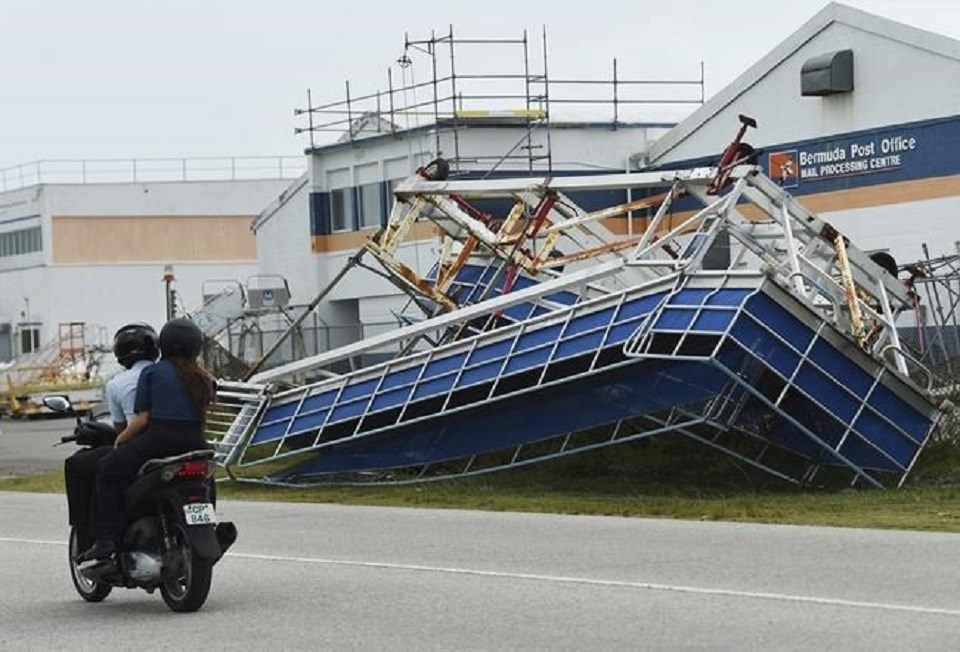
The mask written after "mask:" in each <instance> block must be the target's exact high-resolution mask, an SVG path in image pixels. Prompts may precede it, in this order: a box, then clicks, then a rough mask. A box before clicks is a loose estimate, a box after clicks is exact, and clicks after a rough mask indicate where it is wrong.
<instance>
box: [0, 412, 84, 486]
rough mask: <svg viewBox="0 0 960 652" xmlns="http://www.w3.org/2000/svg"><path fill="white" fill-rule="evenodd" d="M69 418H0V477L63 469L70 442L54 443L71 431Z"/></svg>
mask: <svg viewBox="0 0 960 652" xmlns="http://www.w3.org/2000/svg"><path fill="white" fill-rule="evenodd" d="M73 426H74V421H73V420H72V419H38V420H36V421H29V420H13V419H0V478H2V477H5V476H11V475H28V474H30V473H40V472H43V471H56V470H57V469H61V468H63V460H64V459H66V458H67V457H69V456H70V455H71V454H73V452H74V451H76V449H77V447H76V446H74V445H73V444H65V445H63V446H56V447H55V446H54V444H56V443H57V442H59V441H60V437H62V436H63V435H69V434H70V433H72V432H73Z"/></svg>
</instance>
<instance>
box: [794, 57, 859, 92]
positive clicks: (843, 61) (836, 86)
mask: <svg viewBox="0 0 960 652" xmlns="http://www.w3.org/2000/svg"><path fill="white" fill-rule="evenodd" d="M852 90H853V50H840V51H838V52H828V53H827V54H821V55H820V56H817V57H813V58H812V59H807V60H806V61H804V62H803V68H801V70H800V94H801V95H803V96H804V97H808V96H820V95H834V94H836V93H849V92H850V91H852Z"/></svg>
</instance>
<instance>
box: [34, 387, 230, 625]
mask: <svg viewBox="0 0 960 652" xmlns="http://www.w3.org/2000/svg"><path fill="white" fill-rule="evenodd" d="M43 403H44V405H46V406H47V407H48V408H50V409H51V410H53V411H55V412H60V413H64V414H67V415H70V416H74V417H76V421H77V423H76V427H75V428H74V430H73V434H72V435H67V436H64V437H62V438H61V443H69V442H73V443H76V444H77V445H79V446H87V447H92V448H96V447H101V446H113V444H114V441H115V440H116V436H117V433H116V432H115V431H114V429H113V426H112V425H111V424H108V423H103V422H99V421H96V420H93V419H92V418H91V419H88V420H82V419H81V418H80V415H79V414H77V412H76V411H75V410H74V408H73V405H72V404H71V403H70V400H69V399H68V398H67V397H65V396H47V397H45V398H44V399H43ZM212 458H213V451H212V450H196V451H190V452H188V453H185V454H183V455H176V456H173V457H165V458H158V459H152V460H147V461H146V462H145V463H144V464H143V465H142V466H141V467H140V470H139V471H138V473H137V477H136V479H135V480H134V481H133V482H132V483H131V484H130V485H128V486H127V487H126V488H125V489H124V492H123V534H122V536H121V539H120V542H119V546H118V547H119V550H118V552H117V554H116V555H115V556H114V557H113V558H112V559H110V560H102V561H93V562H85V563H79V562H78V561H77V557H78V556H79V554H80V553H81V552H82V551H81V550H80V549H79V548H80V541H79V535H78V532H77V530H76V528H71V530H70V545H69V550H70V552H69V560H70V577H71V579H72V580H73V585H74V587H75V588H76V590H77V593H79V594H80V597H82V598H83V599H84V600H86V601H88V602H100V601H102V600H103V599H104V598H106V597H107V596H108V595H110V592H111V591H112V590H113V589H114V587H124V588H141V589H145V590H146V591H147V593H153V592H154V591H155V590H156V589H158V588H159V589H160V595H161V596H162V597H163V601H164V602H165V603H166V604H167V606H168V607H169V608H170V609H171V610H173V611H178V612H189V611H196V610H197V609H199V608H200V607H201V606H203V603H204V602H205V601H206V599H207V595H208V594H209V592H210V583H211V580H212V578H213V567H214V565H216V563H217V562H218V561H219V560H220V559H221V557H222V556H223V554H224V553H225V552H226V551H227V549H228V548H229V547H230V546H231V545H233V542H234V541H235V540H236V538H237V528H236V526H234V524H233V523H231V522H229V521H222V522H219V523H218V522H217V515H216V509H215V503H216V492H215V485H214V472H215V468H216V467H215V465H214V462H213V459H212Z"/></svg>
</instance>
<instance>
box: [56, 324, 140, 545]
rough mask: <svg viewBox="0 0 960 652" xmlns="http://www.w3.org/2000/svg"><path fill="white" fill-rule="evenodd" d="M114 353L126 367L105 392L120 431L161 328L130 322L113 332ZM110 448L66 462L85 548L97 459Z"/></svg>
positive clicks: (72, 508) (74, 520) (70, 500)
mask: <svg viewBox="0 0 960 652" xmlns="http://www.w3.org/2000/svg"><path fill="white" fill-rule="evenodd" d="M113 354H114V355H115V356H116V357H117V362H119V363H120V365H121V366H123V371H121V372H119V373H118V374H116V375H115V376H114V377H113V378H111V379H110V380H109V381H108V382H107V386H106V388H105V389H104V395H105V398H106V400H107V405H108V406H109V408H110V419H111V420H112V421H113V427H114V429H115V430H116V431H117V434H120V432H122V431H123V429H124V428H126V427H127V422H128V421H130V419H132V418H133V414H134V412H133V402H134V397H135V395H136V392H137V381H138V380H139V379H140V372H141V371H143V369H144V368H145V367H148V366H150V365H151V364H153V362H154V360H156V359H157V356H158V355H159V350H158V349H157V332H156V331H155V330H153V328H152V327H151V326H149V325H147V324H127V325H126V326H124V327H123V328H121V329H120V330H118V331H117V332H116V334H115V335H114V336H113ZM109 452H110V448H109V447H106V446H104V447H100V448H84V449H81V450H79V451H77V452H76V453H74V454H73V455H71V456H70V457H68V458H67V459H66V460H65V461H64V463H63V475H64V484H65V485H66V490H67V505H68V507H69V514H70V524H71V525H73V526H74V527H75V528H76V530H77V536H78V537H79V543H80V546H79V547H80V549H81V550H85V549H86V548H87V547H89V546H90V545H91V544H92V543H93V533H92V532H91V529H90V522H91V518H92V516H93V514H92V505H91V502H92V500H93V490H94V485H95V478H96V472H97V463H98V462H99V461H100V459H101V458H102V457H103V456H104V455H106V454H107V453H109Z"/></svg>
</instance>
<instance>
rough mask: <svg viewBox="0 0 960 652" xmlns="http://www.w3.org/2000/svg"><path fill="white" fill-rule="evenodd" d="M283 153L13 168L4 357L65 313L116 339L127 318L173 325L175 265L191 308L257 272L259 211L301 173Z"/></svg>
mask: <svg viewBox="0 0 960 652" xmlns="http://www.w3.org/2000/svg"><path fill="white" fill-rule="evenodd" d="M281 161H282V159H279V158H276V157H273V158H270V159H259V160H257V161H256V163H257V165H256V166H253V165H252V163H254V161H251V160H249V159H233V160H232V161H231V159H221V160H219V161H210V160H206V161H203V160H177V161H165V162H162V164H158V162H157V161H140V162H139V168H138V167H137V165H138V162H130V161H128V162H126V164H127V165H131V164H132V166H133V167H132V168H128V169H124V170H118V167H117V163H116V162H112V163H111V164H110V165H106V164H105V163H103V162H97V161H86V162H81V161H77V162H76V163H70V164H69V165H67V164H64V163H59V162H53V163H33V164H29V165H27V166H18V167H17V168H10V169H7V170H4V171H3V179H2V180H3V185H2V191H0V362H3V361H8V360H10V359H11V358H14V357H17V356H20V355H22V354H25V353H30V352H31V351H33V350H35V349H37V348H39V347H41V346H44V345H45V344H47V343H50V342H52V341H53V340H55V339H56V338H57V337H58V333H59V327H60V324H62V323H71V322H73V323H77V322H83V323H85V324H87V326H88V327H90V326H94V327H95V328H96V332H97V333H98V335H97V337H100V338H102V339H103V341H104V342H105V343H107V344H109V342H110V337H111V336H112V334H113V332H114V331H115V330H116V329H117V328H119V327H120V326H121V325H123V324H124V323H127V322H131V321H147V322H149V323H152V324H155V325H157V326H159V325H161V324H162V323H163V321H164V319H165V314H166V313H165V311H166V294H165V288H164V283H163V282H162V279H163V277H164V273H165V272H164V270H165V267H166V266H168V265H170V266H172V268H173V269H172V271H173V274H174V275H175V277H176V281H175V284H174V286H173V287H174V288H175V290H176V301H177V306H178V308H181V309H182V308H186V309H196V308H197V307H199V306H200V305H201V304H202V302H203V295H204V294H205V293H206V290H205V288H206V287H207V284H209V283H210V282H211V281H216V280H238V281H241V282H242V281H244V280H245V279H246V278H247V277H249V276H251V275H254V274H256V270H257V263H256V246H255V242H254V237H253V233H252V232H251V231H250V224H251V221H252V219H253V217H254V216H255V215H256V214H257V213H258V212H259V211H260V210H261V209H262V208H263V206H265V205H266V204H268V203H269V202H270V201H271V200H272V199H273V198H275V197H277V196H278V195H279V194H280V193H281V192H282V191H283V190H284V188H286V186H287V185H289V178H286V177H289V176H291V175H295V174H296V173H297V172H298V170H297V169H296V162H295V161H287V165H288V167H287V169H286V170H285V171H283V172H281V170H282V164H281ZM245 165H246V166H247V167H246V169H244V167H243V166H245ZM238 166H239V168H240V169H238ZM262 166H266V167H262ZM258 177H259V178H258ZM264 177H272V178H264ZM88 333H89V330H88Z"/></svg>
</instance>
